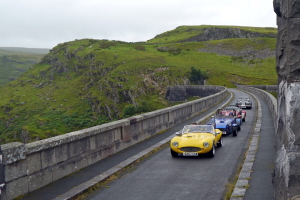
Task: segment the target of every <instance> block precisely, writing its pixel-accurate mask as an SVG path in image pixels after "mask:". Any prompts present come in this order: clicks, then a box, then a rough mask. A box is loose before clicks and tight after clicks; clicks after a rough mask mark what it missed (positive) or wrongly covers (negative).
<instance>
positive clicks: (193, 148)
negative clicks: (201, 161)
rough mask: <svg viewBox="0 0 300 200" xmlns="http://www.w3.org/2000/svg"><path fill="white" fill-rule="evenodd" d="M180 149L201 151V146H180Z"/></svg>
mask: <svg viewBox="0 0 300 200" xmlns="http://www.w3.org/2000/svg"><path fill="white" fill-rule="evenodd" d="M180 151H184V152H197V151H201V148H199V147H182V148H180Z"/></svg>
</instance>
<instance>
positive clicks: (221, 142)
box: [217, 136, 223, 147]
mask: <svg viewBox="0 0 300 200" xmlns="http://www.w3.org/2000/svg"><path fill="white" fill-rule="evenodd" d="M222 146H223V137H222V136H221V138H220V140H219V142H218V143H217V147H222Z"/></svg>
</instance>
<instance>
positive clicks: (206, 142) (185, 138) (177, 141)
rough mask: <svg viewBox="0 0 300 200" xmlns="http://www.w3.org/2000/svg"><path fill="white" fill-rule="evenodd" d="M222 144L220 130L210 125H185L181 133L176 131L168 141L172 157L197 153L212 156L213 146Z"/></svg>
mask: <svg viewBox="0 0 300 200" xmlns="http://www.w3.org/2000/svg"><path fill="white" fill-rule="evenodd" d="M222 145H223V139H222V132H221V131H220V130H219V129H215V128H214V127H213V126H212V125H186V126H184V127H183V129H182V132H181V133H180V132H176V136H175V137H174V138H173V139H172V140H171V142H170V147H171V155H172V156H173V157H177V156H178V155H183V156H198V155H199V154H207V155H208V156H209V157H214V156H215V152H216V150H215V147H216V146H217V147H222Z"/></svg>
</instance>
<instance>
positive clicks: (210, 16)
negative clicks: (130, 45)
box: [0, 0, 277, 48]
mask: <svg viewBox="0 0 300 200" xmlns="http://www.w3.org/2000/svg"><path fill="white" fill-rule="evenodd" d="M203 24H206V25H237V26H255V27H277V25H276V15H275V13H274V11H273V0H1V1H0V47H28V48H53V47H54V46H56V45H57V44H58V43H63V42H68V41H73V40H75V39H83V38H92V39H109V40H122V41H127V42H137V41H146V40H149V39H152V38H153V37H155V36H156V35H158V34H161V33H163V32H166V31H169V30H173V29H175V28H176V27H178V26H181V25H203Z"/></svg>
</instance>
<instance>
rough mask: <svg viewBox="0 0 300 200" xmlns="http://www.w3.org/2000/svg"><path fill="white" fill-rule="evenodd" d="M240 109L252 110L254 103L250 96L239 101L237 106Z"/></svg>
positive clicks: (240, 98)
mask: <svg viewBox="0 0 300 200" xmlns="http://www.w3.org/2000/svg"><path fill="white" fill-rule="evenodd" d="M235 105H236V106H237V107H240V108H249V109H251V108H252V101H251V99H250V97H249V96H241V97H239V98H238V99H237V101H236V104H235Z"/></svg>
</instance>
